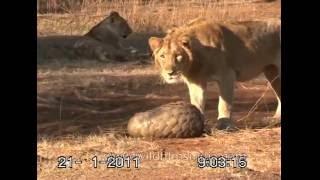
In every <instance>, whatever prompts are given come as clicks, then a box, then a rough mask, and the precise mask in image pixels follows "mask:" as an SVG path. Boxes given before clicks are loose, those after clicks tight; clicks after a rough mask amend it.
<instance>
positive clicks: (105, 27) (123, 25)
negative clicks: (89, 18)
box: [88, 11, 132, 39]
mask: <svg viewBox="0 0 320 180" xmlns="http://www.w3.org/2000/svg"><path fill="white" fill-rule="evenodd" d="M107 32H111V33H112V34H114V36H115V37H118V38H127V37H128V36H129V35H130V34H131V33H132V29H131V27H130V26H129V24H128V22H127V21H126V20H125V19H124V18H123V17H121V16H120V15H119V13H118V12H115V11H112V12H111V13H110V14H109V16H107V17H106V18H105V19H104V20H102V21H101V22H100V23H99V24H97V25H96V26H94V27H93V28H92V29H91V30H90V32H89V33H88V35H90V36H94V37H95V38H98V39H100V38H102V39H104V36H105V35H106V34H107ZM100 36H101V37H100ZM109 37H110V36H108V37H107V38H109Z"/></svg>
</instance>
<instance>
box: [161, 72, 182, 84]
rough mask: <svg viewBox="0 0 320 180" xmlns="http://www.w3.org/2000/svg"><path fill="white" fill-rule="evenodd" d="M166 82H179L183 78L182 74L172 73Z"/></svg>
mask: <svg viewBox="0 0 320 180" xmlns="http://www.w3.org/2000/svg"><path fill="white" fill-rule="evenodd" d="M165 80H166V82H167V83H170V84H171V83H177V82H180V80H181V75H180V74H177V75H171V76H167V77H166V78H165Z"/></svg>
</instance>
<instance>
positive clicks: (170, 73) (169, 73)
mask: <svg viewBox="0 0 320 180" xmlns="http://www.w3.org/2000/svg"><path fill="white" fill-rule="evenodd" d="M175 73H176V72H175V71H171V72H168V75H169V76H172V75H174V74H175Z"/></svg>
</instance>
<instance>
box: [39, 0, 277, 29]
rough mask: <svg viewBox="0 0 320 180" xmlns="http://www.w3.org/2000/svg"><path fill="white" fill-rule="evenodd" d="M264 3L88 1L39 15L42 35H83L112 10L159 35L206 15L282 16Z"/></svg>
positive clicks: (226, 17)
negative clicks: (61, 10) (75, 6)
mask: <svg viewBox="0 0 320 180" xmlns="http://www.w3.org/2000/svg"><path fill="white" fill-rule="evenodd" d="M259 2H261V0H260V1H259V0H256V1H252V0H224V1H219V2H217V1H214V0H200V1H194V0H187V1H182V0H150V1H145V0H122V1H118V0H111V1H101V0H86V1H83V4H82V5H81V6H80V7H81V8H78V9H76V10H74V9H70V10H69V11H67V13H64V14H39V15H38V35H48V34H64V35H78V34H83V33H85V32H86V31H88V30H89V29H90V27H92V26H93V25H94V24H96V23H97V22H99V21H100V20H101V19H103V18H104V17H105V16H106V15H108V14H109V12H110V11H118V12H119V13H120V14H121V16H123V17H125V18H126V19H127V20H128V22H129V24H130V26H132V28H133V30H134V31H135V32H148V33H151V32H152V33H157V32H163V31H166V30H167V29H168V28H171V27H172V26H174V25H177V26H179V25H182V24H184V23H185V22H187V21H189V20H190V19H193V18H197V17H199V16H205V17H208V18H212V19H214V20H217V21H221V20H222V21H225V20H228V21H233V20H252V19H261V18H278V17H280V3H279V2H272V3H259Z"/></svg>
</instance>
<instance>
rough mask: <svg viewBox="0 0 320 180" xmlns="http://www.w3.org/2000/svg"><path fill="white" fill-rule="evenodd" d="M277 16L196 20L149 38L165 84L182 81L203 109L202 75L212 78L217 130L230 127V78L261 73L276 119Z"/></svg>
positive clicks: (278, 82) (247, 77)
mask: <svg viewBox="0 0 320 180" xmlns="http://www.w3.org/2000/svg"><path fill="white" fill-rule="evenodd" d="M280 23H281V21H280V20H279V21H246V22H235V23H230V22H229V23H227V22H225V23H214V22H211V21H209V20H206V19H197V20H193V21H192V22H190V23H188V24H186V25H184V26H181V27H178V28H174V29H172V30H170V31H169V32H168V33H167V35H166V36H165V37H164V38H158V37H151V38H150V39H149V46H150V48H151V50H152V51H153V56H154V60H155V64H156V66H157V67H158V68H159V70H160V73H161V76H162V78H163V79H164V80H165V81H166V82H167V83H176V82H178V81H180V80H183V81H184V82H185V83H186V84H187V86H188V89H189V95H190V100H191V103H192V104H193V105H195V106H196V107H197V108H198V109H199V110H200V111H201V112H202V113H204V110H205V99H206V86H207V81H208V80H210V79H211V80H215V81H217V83H218V86H219V90H220V95H219V105H218V123H217V129H230V128H231V129H233V128H234V125H233V122H232V120H231V112H232V100H233V94H234V83H235V81H248V80H250V79H253V78H255V77H257V76H258V75H259V74H260V73H264V75H265V76H266V78H267V79H268V81H269V82H270V84H271V85H272V88H273V90H274V92H275V94H276V97H277V100H278V107H277V110H276V112H275V114H274V118H276V119H277V120H279V121H280V119H281V45H280Z"/></svg>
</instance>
